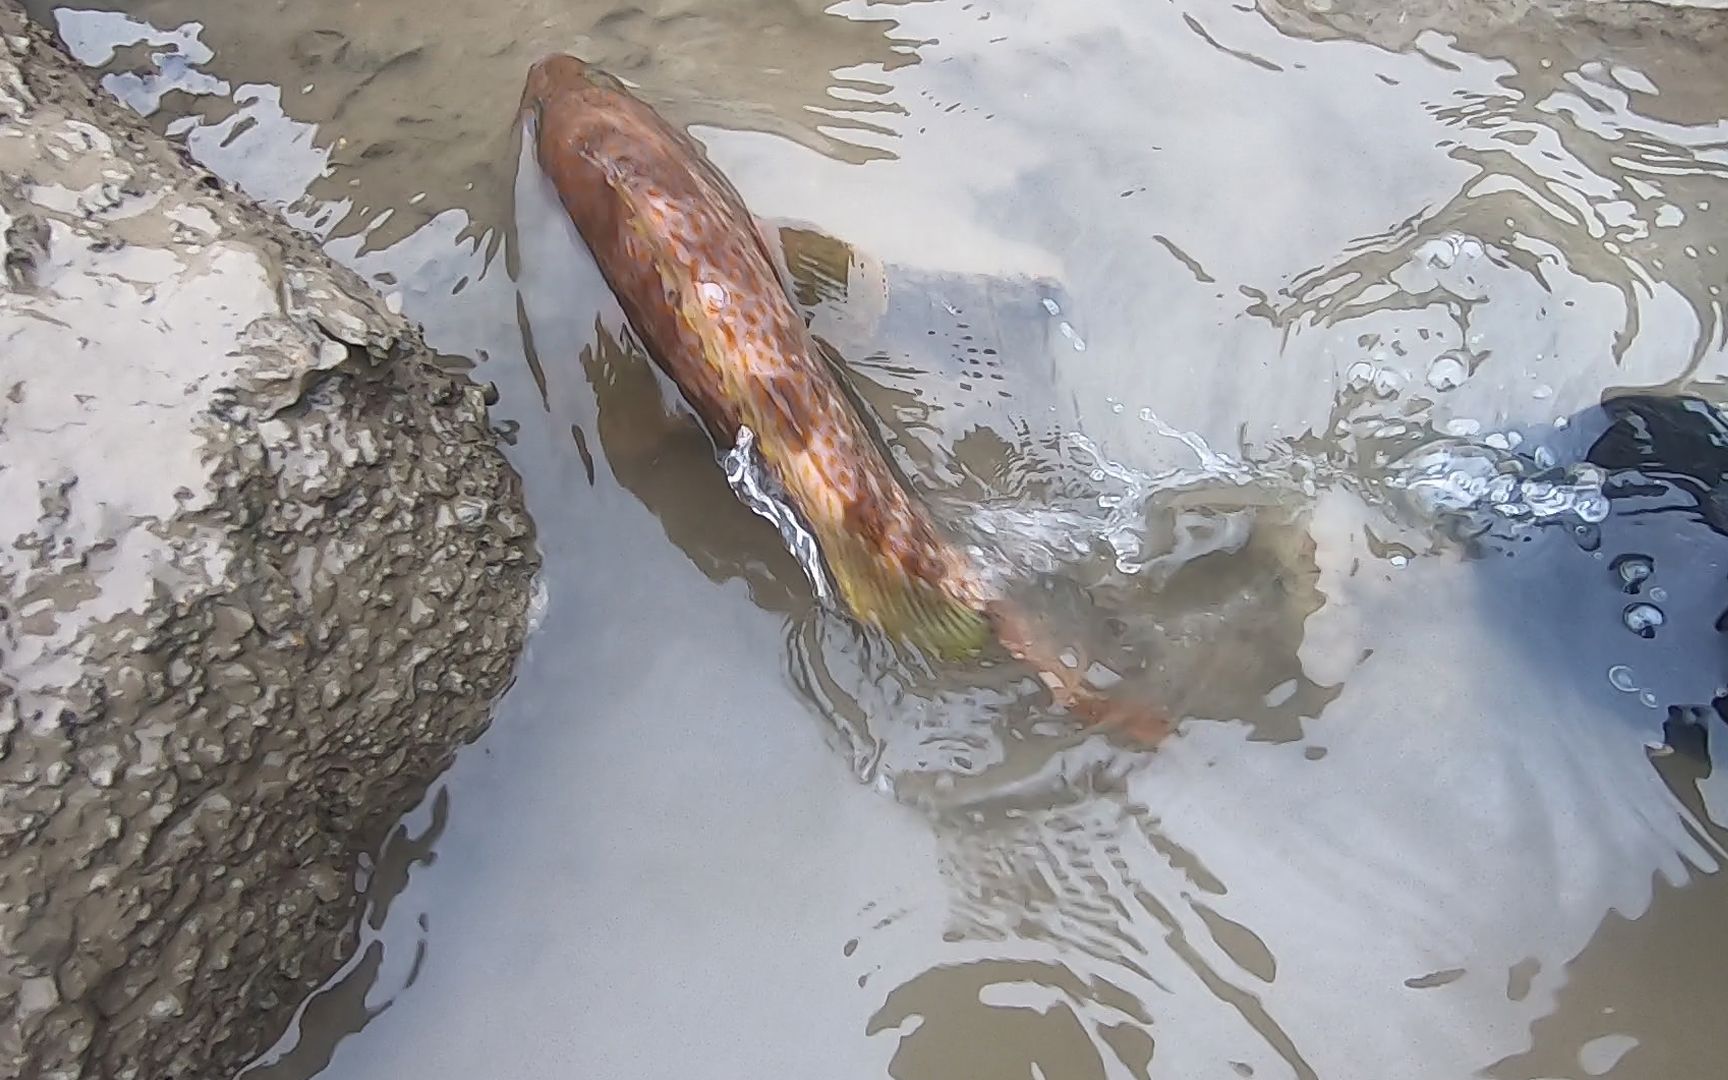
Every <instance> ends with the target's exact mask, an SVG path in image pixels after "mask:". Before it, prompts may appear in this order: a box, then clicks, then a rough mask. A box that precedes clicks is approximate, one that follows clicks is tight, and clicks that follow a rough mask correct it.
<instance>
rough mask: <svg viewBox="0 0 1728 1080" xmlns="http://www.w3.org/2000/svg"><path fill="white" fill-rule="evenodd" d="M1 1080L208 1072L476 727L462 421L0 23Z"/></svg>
mask: <svg viewBox="0 0 1728 1080" xmlns="http://www.w3.org/2000/svg"><path fill="white" fill-rule="evenodd" d="M0 39H3V40H0V238H3V243H0V262H3V267H4V269H3V275H4V276H3V279H0V1076H7V1077H19V1078H23V1080H34V1078H49V1077H53V1078H81V1077H103V1078H115V1080H126V1078H148V1080H159V1078H170V1077H198V1078H201V1080H203V1078H213V1077H220V1076H223V1075H230V1074H231V1073H232V1071H233V1070H234V1069H235V1068H237V1067H238V1066H240V1065H242V1064H243V1063H244V1062H245V1061H246V1060H248V1059H249V1058H250V1057H251V1056H252V1055H254V1054H255V1053H257V1052H258V1051H259V1050H260V1049H262V1047H264V1046H265V1045H267V1044H268V1043H269V1042H270V1041H271V1040H272V1039H273V1038H274V1037H275V1036H276V1034H277V1033H278V1032H279V1031H280V1030H281V1029H282V1027H283V1024H284V1023H285V1021H286V1019H287V1017H288V1013H289V1010H291V1009H292V1008H293V1007H294V1006H295V1004H296V1003H298V1002H299V1001H300V1000H301V999H302V998H303V996H304V995H305V993H306V992H307V991H308V990H310V989H311V988H312V987H313V986H315V985H316V984H317V983H318V982H319V981H321V980H322V979H323V978H324V977H326V976H327V975H328V974H330V973H331V972H332V971H333V970H334V969H335V968H336V966H337V964H338V961H339V959H340V957H341V955H342V954H343V953H344V951H345V949H346V948H347V947H348V945H349V943H350V942H351V940H352V934H353V931H354V922H355V916H356V912H357V909H358V901H357V898H356V897H357V892H356V887H357V884H359V877H360V875H361V873H362V870H361V868H362V867H363V866H364V865H365V860H364V858H363V854H364V853H365V852H366V851H368V850H369V849H372V848H373V847H374V846H375V845H376V844H377V842H378V841H379V840H380V839H381V838H382V834H383V832H384V830H385V829H387V828H388V827H389V826H390V825H391V824H392V823H393V822H394V820H395V819H396V817H397V816H398V815H399V814H400V813H402V812H403V811H404V810H405V809H407V808H408V807H409V806H410V805H412V804H413V802H414V801H415V800H416V799H417V798H419V797H420V796H421V795H422V794H423V792H424V791H425V789H426V787H427V785H428V784H429V783H430V782H431V781H432V780H433V778H434V777H435V776H436V775H437V774H438V773H439V772H440V770H442V769H443V768H444V767H445V766H446V764H447V763H448V762H449V761H450V758H451V756H452V754H453V753H454V751H455V749H456V747H457V746H459V745H460V744H461V743H462V742H464V741H465V740H468V739H471V738H472V737H474V736H475V735H477V734H478V733H479V732H480V731H481V730H482V729H483V728H484V726H485V725H486V723H487V720H488V718H489V715H490V706H491V703H492V700H493V698H494V697H495V696H496V695H497V694H498V693H499V691H500V690H501V689H502V688H503V687H504V686H505V684H506V682H507V681H508V680H509V678H510V675H511V672H512V669H513V665H514V663H515V660H516V657H517V655H518V652H519V650H520V647H521V644H522V639H523V634H524V628H525V624H526V615H527V608H528V602H529V596H530V592H531V588H532V580H533V576H534V573H535V570H536V567H537V556H536V554H535V548H534V541H533V536H532V533H531V528H530V523H529V521H528V519H527V517H526V515H525V512H524V511H523V509H522V501H521V497H520V490H519V482H518V479H517V477H516V475H515V473H514V472H513V471H512V470H511V469H510V467H509V466H508V465H507V464H506V462H505V461H504V459H503V457H502V456H501V455H500V453H499V452H498V450H497V447H496V444H495V440H494V437H493V434H492V432H491V431H490V429H489V427H488V424H487V417H486V408H485V402H484V400H483V395H482V391H481V390H480V389H479V388H478V387H476V386H474V385H472V384H471V383H469V382H468V381H467V380H465V379H462V378H459V377H455V376H452V375H450V374H447V373H445V372H442V371H440V370H439V369H437V368H436V367H434V366H432V365H431V364H430V363H429V362H428V361H429V357H428V356H427V353H426V349H425V346H424V345H423V344H422V343H421V341H420V339H419V337H418V335H417V334H416V333H415V332H414V331H413V330H412V329H411V328H410V327H409V326H408V325H407V324H406V323H405V322H404V321H403V320H402V319H401V318H400V317H399V316H398V315H396V314H394V313H393V311H392V310H391V308H392V305H390V304H389V303H387V302H386V301H385V300H383V299H380V298H379V297H377V296H375V295H373V294H372V293H371V292H370V291H369V290H368V289H367V287H366V286H365V285H364V284H362V283H361V281H360V280H359V279H358V278H357V277H355V276H354V275H353V274H351V273H349V272H347V271H345V270H342V269H340V268H338V267H335V266H334V265H332V264H331V263H330V262H329V260H328V259H326V258H325V257H324V256H323V255H322V254H321V253H320V252H319V251H318V250H317V248H316V246H315V245H313V244H312V243H311V242H310V241H309V240H307V239H305V238H303V237H301V236H299V235H298V234H295V233H293V232H292V231H290V230H289V229H287V228H286V227H285V226H282V225H280V224H279V223H277V222H275V221H274V220H273V219H270V218H269V217H268V216H267V215H265V214H264V213H263V212H262V211H260V210H258V209H257V208H256V207H254V206H252V205H250V204H248V203H247V202H245V201H244V200H243V199H241V198H240V197H238V196H236V195H234V194H233V193H231V192H229V191H226V190H224V189H223V188H222V186H221V185H220V184H219V183H218V182H217V181H216V180H215V179H214V178H212V177H211V176H210V175H209V174H208V173H206V172H205V171H204V170H202V169H201V168H199V167H198V166H196V165H195V164H192V163H191V162H190V161H189V160H187V159H186V158H185V157H184V155H183V154H182V153H180V152H179V151H178V150H176V149H175V148H174V147H172V146H171V145H169V144H168V143H167V142H166V141H164V140H163V139H161V138H160V137H158V136H157V135H155V134H154V133H152V132H151V131H150V130H149V129H148V128H146V127H145V126H144V125H143V124H142V123H140V122H139V121H138V119H137V118H136V117H135V116H133V115H132V114H131V113H129V112H127V111H125V110H123V109H122V108H121V107H120V106H118V105H117V104H115V103H112V102H111V101H109V100H108V99H107V98H106V97H104V96H102V95H101V94H100V93H99V92H96V91H94V90H93V89H92V87H91V85H90V84H89V82H88V81H87V80H86V79H85V77H84V76H83V75H82V74H81V73H80V72H78V71H77V70H75V69H74V67H73V65H72V64H71V62H70V61H69V60H68V59H66V58H65V56H64V55H63V54H62V53H61V52H60V51H59V50H58V48H57V46H55V45H54V44H53V43H51V41H50V40H49V39H48V37H47V36H46V34H45V33H44V32H42V31H41V30H40V29H38V28H35V27H33V26H30V25H28V24H27V23H26V21H25V19H24V17H23V15H22V14H21V13H20V12H19V10H18V9H17V8H16V7H14V6H12V5H11V3H10V0H0Z"/></svg>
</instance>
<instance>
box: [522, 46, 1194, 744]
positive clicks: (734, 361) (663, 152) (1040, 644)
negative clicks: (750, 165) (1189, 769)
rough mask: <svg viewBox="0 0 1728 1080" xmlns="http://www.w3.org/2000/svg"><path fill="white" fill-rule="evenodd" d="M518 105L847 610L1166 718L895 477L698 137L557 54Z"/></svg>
mask: <svg viewBox="0 0 1728 1080" xmlns="http://www.w3.org/2000/svg"><path fill="white" fill-rule="evenodd" d="M523 107H524V109H525V110H526V111H527V112H528V113H530V114H531V115H532V117H533V120H534V124H533V132H532V138H533V140H534V150H535V157H536V159H537V160H538V162H539V164H540V167H541V169H542V171H544V172H545V174H546V175H547V176H548V177H549V178H550V179H551V181H552V184H553V186H554V187H555V188H556V189H557V191H558V196H559V199H560V201H561V202H562V203H563V205H564V209H565V211H566V212H567V213H568V214H569V216H570V219H571V221H572V222H573V223H574V224H575V226H576V229H577V231H578V232H579V233H580V234H581V236H582V239H583V241H584V242H585V243H586V244H587V245H588V248H589V250H590V251H591V252H592V253H593V255H594V260H595V262H596V263H597V264H598V266H599V269H600V272H601V275H602V276H603V277H604V278H605V279H606V283H607V284H608V285H609V286H610V287H611V289H612V291H613V293H614V294H615V295H616V296H617V298H618V301H619V304H620V306H621V307H622V308H623V309H624V313H625V315H626V317H627V318H628V319H629V321H630V325H631V326H632V327H633V328H634V329H635V331H636V334H637V336H638V337H640V338H641V339H642V343H643V345H644V346H645V347H646V348H647V351H648V354H649V356H650V357H652V358H653V360H654V362H655V363H656V364H657V365H659V367H660V368H661V370H662V371H664V372H665V373H666V374H667V376H669V377H670V378H671V379H672V381H673V382H674V383H676V384H677V385H678V388H679V390H680V391H681V393H682V394H683V396H684V398H685V400H686V401H687V402H688V403H689V405H690V406H691V407H692V408H693V409H694V410H695V411H696V413H697V414H698V415H699V416H700V417H701V419H702V421H703V423H704V424H705V425H706V427H707V428H708V431H709V433H710V435H711V436H712V437H713V439H714V441H715V443H716V445H717V446H718V447H720V448H723V449H727V450H732V449H734V448H736V447H738V446H739V445H740V443H741V441H742V442H743V443H744V444H746V446H747V445H748V444H749V443H750V442H752V441H753V442H754V450H755V453H757V454H758V455H759V459H760V461H761V462H762V463H763V464H764V465H765V466H766V467H767V469H768V471H769V473H770V474H771V476H772V477H773V479H774V480H775V481H776V482H777V483H778V485H779V487H780V488H781V489H782V490H783V491H784V493H785V494H786V496H787V497H788V498H789V500H790V502H791V503H792V504H793V506H794V507H795V509H796V510H797V512H798V513H799V514H800V515H801V516H802V518H803V522H804V523H805V524H806V525H807V526H808V527H809V529H810V532H811V533H812V534H813V535H814V536H815V538H816V541H817V545H818V547H819V548H820V553H821V557H822V561H823V562H824V563H825V564H826V567H827V569H828V572H829V574H830V576H831V577H832V579H833V585H834V587H835V589H836V591H837V592H838V593H839V597H840V599H841V600H842V602H843V603H844V604H845V606H846V607H847V608H848V609H849V610H850V611H851V612H852V614H853V615H855V616H857V617H859V618H860V619H863V620H865V621H867V622H870V623H873V624H875V625H876V626H878V627H880V628H882V629H883V630H885V631H887V632H889V633H891V634H894V635H896V636H898V637H900V638H902V639H905V640H910V641H912V642H914V643H916V644H918V645H920V646H922V647H925V648H928V649H930V650H932V651H934V652H936V653H938V654H939V655H943V656H949V657H953V656H963V655H970V654H973V653H976V652H978V651H979V650H981V649H982V648H983V647H984V646H986V645H987V644H988V642H989V641H990V640H991V638H992V637H994V638H995V639H996V640H997V641H998V642H1000V643H1001V644H1002V645H1003V646H1004V647H1006V648H1007V650H1008V651H1009V652H1010V653H1012V654H1013V655H1014V656H1016V657H1018V658H1020V659H1022V660H1024V661H1026V662H1028V663H1030V664H1031V665H1032V666H1034V667H1035V668H1037V669H1038V670H1039V673H1040V677H1041V678H1042V679H1043V681H1044V683H1045V685H1047V686H1048V687H1049V688H1050V690H1051V692H1052V694H1053V696H1054V697H1055V698H1056V700H1057V702H1058V703H1059V704H1061V705H1063V706H1064V707H1066V708H1069V709H1070V710H1071V711H1073V712H1074V713H1075V714H1076V715H1077V716H1079V717H1081V718H1082V719H1085V720H1088V721H1091V722H1114V723H1118V724H1120V725H1122V726H1126V727H1129V728H1131V729H1133V730H1134V731H1135V732H1136V733H1137V735H1139V736H1141V737H1147V736H1150V737H1151V740H1150V741H1156V738H1159V737H1162V735H1163V734H1164V733H1165V732H1166V731H1168V724H1167V723H1166V722H1165V721H1164V719H1163V718H1162V715H1161V714H1157V713H1156V712H1147V711H1146V710H1145V709H1143V708H1141V707H1139V706H1137V705H1125V704H1124V703H1122V702H1118V701H1114V700H1111V699H1109V698H1107V697H1106V696H1103V695H1100V694H1098V693H1097V692H1095V691H1093V690H1092V689H1091V688H1089V687H1088V686H1086V685H1085V684H1084V682H1083V681H1082V679H1081V677H1080V675H1079V673H1078V672H1077V671H1075V670H1072V668H1073V664H1072V662H1071V660H1069V659H1066V657H1067V656H1068V652H1067V648H1066V646H1065V645H1064V644H1063V643H1062V642H1060V641H1057V640H1054V639H1052V638H1050V637H1049V636H1048V635H1047V634H1046V633H1045V632H1044V628H1043V627H1042V626H1040V625H1039V624H1038V622H1037V621H1036V620H1033V619H1030V618H1029V617H1028V616H1027V615H1026V614H1025V612H1023V611H1022V610H1020V609H1019V608H1017V607H1015V606H1014V605H1012V604H1009V603H1007V602H1006V601H1005V600H1004V599H1003V598H1002V597H1000V596H998V595H996V594H995V593H994V591H993V590H992V589H991V588H989V587H988V586H987V585H986V584H985V582H984V578H983V576H982V575H981V574H980V573H979V571H978V568H977V567H976V566H975V565H974V564H973V562H972V560H971V559H970V558H969V557H967V556H966V554H965V553H964V552H963V551H962V550H961V549H960V548H959V547H958V545H956V544H954V543H953V542H952V540H951V539H950V538H949V537H948V536H947V535H945V533H944V531H943V530H942V529H941V528H940V527H939V526H938V525H937V523H936V522H935V521H934V520H933V519H932V517H931V516H930V514H929V512H928V511H927V510H926V509H925V507H924V506H923V505H922V504H921V503H920V502H919V501H918V500H917V499H916V498H915V497H914V496H913V495H912V494H911V493H910V492H908V491H907V490H906V487H905V485H904V483H903V482H902V481H901V479H900V478H899V477H898V476H897V475H896V474H895V473H894V471H893V470H892V469H891V468H890V466H889V464H888V461H887V459H886V457H885V455H884V454H883V452H882V450H881V448H880V447H879V446H878V445H877V443H876V442H875V440H874V439H873V438H872V437H871V435H870V433H869V432H868V431H867V430H866V428H865V426H864V423H863V421H862V420H861V419H860V418H859V416H858V414H857V412H856V410H855V409H854V408H853V406H852V404H851V402H850V401H849V400H848V398H847V397H846V394H845V392H844V391H843V389H842V387H841V385H840V382H839V380H838V378H837V376H836V373H835V372H834V370H833V368H832V367H831V366H830V365H829V363H828V361H827V359H826V358H825V357H824V356H823V354H822V353H821V352H820V351H819V349H818V347H817V345H816V342H815V340H814V338H813V337H812V336H811V334H810V332H809V330H808V328H807V327H806V325H805V323H804V320H803V318H802V316H801V315H800V313H799V311H798V308H797V307H796V305H795V303H794V301H793V298H792V296H791V293H790V291H789V289H788V285H787V280H786V278H785V277H784V276H783V275H782V266H781V264H780V261H779V259H778V258H777V257H776V253H775V252H776V249H777V247H778V245H777V244H772V245H771V243H770V242H769V241H768V240H767V239H766V238H765V236H764V233H763V231H762V229H761V228H760V227H759V225H758V223H757V221H756V219H755V218H754V217H753V216H752V215H751V213H750V211H749V210H748V209H747V208H746V206H745V204H744V200H743V198H742V197H741V196H740V195H739V194H738V192H737V190H736V189H735V188H734V187H733V186H732V184H731V183H730V182H729V181H728V180H727V179H726V178H725V176H723V175H722V174H721V173H720V171H719V170H718V169H717V168H715V167H714V165H713V164H712V163H711V162H710V161H709V160H708V158H707V155H706V154H705V153H704V152H703V150H702V148H701V147H700V146H698V145H697V144H696V143H695V142H694V141H693V140H692V139H690V138H689V137H688V136H687V135H685V134H684V133H683V132H681V131H678V130H676V129H675V128H673V127H672V126H671V125H670V124H668V123H667V122H666V121H665V120H664V119H662V118H661V117H660V115H659V114H658V113H656V112H655V111H654V110H653V109H651V108H650V107H649V106H647V105H646V104H644V103H643V102H642V101H640V100H638V99H637V98H636V97H634V96H633V95H631V94H630V93H629V92H628V91H627V90H626V89H625V88H624V87H623V86H622V85H621V84H619V83H618V82H617V81H616V80H614V79H612V78H611V77H610V76H607V75H605V74H604V73H603V72H600V71H598V70H597V69H594V68H591V67H589V66H588V65H586V64H584V63H583V62H582V61H580V60H578V59H576V58H575V57H571V56H563V55H555V56H550V57H547V58H546V59H544V60H541V61H540V62H538V63H537V64H535V65H534V67H533V68H532V69H531V70H530V72H529V75H528V80H527V85H526V87H525V89H524V92H523ZM746 429H747V431H746ZM741 436H743V438H742V440H741ZM1148 725H1149V726H1148Z"/></svg>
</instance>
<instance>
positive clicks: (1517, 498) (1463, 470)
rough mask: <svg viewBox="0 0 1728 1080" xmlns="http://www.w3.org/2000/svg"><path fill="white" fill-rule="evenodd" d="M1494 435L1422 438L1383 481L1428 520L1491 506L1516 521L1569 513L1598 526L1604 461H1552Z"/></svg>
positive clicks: (1604, 513)
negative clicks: (1598, 464)
mask: <svg viewBox="0 0 1728 1080" xmlns="http://www.w3.org/2000/svg"><path fill="white" fill-rule="evenodd" d="M1497 434H1498V433H1493V434H1490V435H1489V436H1488V437H1486V438H1484V439H1482V440H1481V441H1475V440H1465V439H1461V438H1454V437H1448V438H1439V439H1435V440H1433V441H1431V442H1428V443H1425V444H1423V445H1421V446H1419V447H1418V448H1417V449H1415V450H1414V451H1412V452H1410V453H1408V454H1406V455H1405V456H1404V457H1402V458H1400V459H1399V460H1397V461H1395V462H1393V463H1392V465H1391V468H1390V469H1389V472H1388V475H1387V477H1386V479H1385V480H1384V481H1383V483H1384V486H1385V487H1386V488H1387V489H1389V490H1391V491H1393V492H1395V493H1398V494H1400V495H1402V496H1403V501H1404V502H1405V503H1406V504H1407V505H1409V506H1410V507H1411V508H1412V509H1414V510H1415V511H1416V512H1417V513H1418V514H1420V515H1421V516H1423V517H1425V518H1428V519H1435V518H1441V517H1447V516H1469V515H1479V514H1481V513H1482V512H1484V511H1486V512H1488V513H1490V514H1492V515H1493V516H1494V517H1498V518H1501V519H1504V520H1506V521H1509V522H1513V523H1517V522H1525V521H1528V522H1545V521H1552V520H1555V519H1560V518H1563V517H1566V516H1567V515H1571V516H1572V517H1574V518H1576V519H1577V520H1578V521H1580V522H1582V523H1584V524H1587V525H1595V524H1598V523H1600V522H1602V521H1603V520H1605V519H1606V518H1607V517H1608V510H1609V505H1608V496H1607V494H1606V493H1605V492H1604V491H1603V484H1604V483H1605V482H1606V480H1607V474H1606V473H1604V472H1603V471H1602V470H1601V469H1600V468H1598V467H1596V466H1595V465H1591V464H1588V463H1581V464H1567V465H1558V464H1547V463H1546V462H1547V459H1545V458H1543V457H1541V456H1540V455H1539V454H1538V453H1532V454H1528V455H1527V454H1520V453H1518V452H1517V451H1516V450H1515V447H1514V443H1513V441H1512V440H1511V439H1509V438H1506V437H1505V436H1501V437H1499V438H1496V437H1495V435H1497ZM1483 524H1484V525H1487V524H1491V522H1488V521H1484V522H1483Z"/></svg>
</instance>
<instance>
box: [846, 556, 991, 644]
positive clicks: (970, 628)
mask: <svg viewBox="0 0 1728 1080" xmlns="http://www.w3.org/2000/svg"><path fill="white" fill-rule="evenodd" d="M822 547H823V551H824V553H825V556H826V559H827V562H828V564H829V570H830V572H832V573H833V575H834V578H835V583H836V585H837V586H838V588H839V591H840V594H841V596H842V598H843V599H844V600H845V601H846V604H847V606H848V607H849V608H851V610H852V612H853V614H855V615H857V616H858V617H860V618H862V619H864V620H866V621H868V622H871V623H873V624H875V625H876V626H877V627H879V628H880V629H881V630H883V631H884V632H886V633H888V634H890V635H891V636H894V637H897V638H900V639H902V640H904V641H907V642H910V643H911V644H913V645H916V646H917V647H919V648H921V649H924V650H926V651H928V652H931V653H933V654H935V655H936V656H938V657H939V658H941V659H943V660H949V661H952V660H964V659H969V658H972V657H975V656H977V655H978V654H979V653H981V652H982V651H983V650H984V649H985V648H986V647H987V646H988V644H989V643H990V641H991V637H992V631H991V626H990V623H989V621H988V620H987V619H986V618H985V616H984V613H983V612H982V611H981V610H980V609H979V607H978V606H977V605H976V604H975V603H973V602H972V601H970V600H969V599H967V598H966V597H963V596H959V595H956V594H955V592H954V590H952V589H951V588H949V587H947V586H946V585H945V583H944V582H942V581H931V580H928V579H926V578H924V577H920V576H918V575H916V574H913V573H911V572H910V571H909V570H908V569H907V568H906V567H905V566H904V565H903V564H902V563H901V561H900V560H899V559H897V558H895V557H894V556H893V554H892V553H889V552H885V551H882V550H879V549H877V548H875V547H874V546H872V545H871V544H869V543H867V542H866V541H864V540H863V539H862V538H860V537H858V536H856V535H853V534H844V535H840V536H831V537H826V538H823V541H822Z"/></svg>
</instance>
